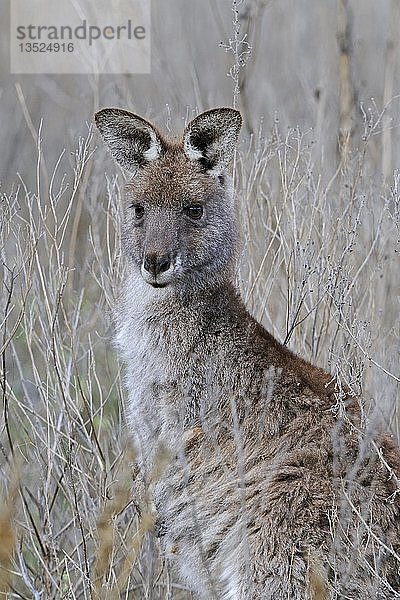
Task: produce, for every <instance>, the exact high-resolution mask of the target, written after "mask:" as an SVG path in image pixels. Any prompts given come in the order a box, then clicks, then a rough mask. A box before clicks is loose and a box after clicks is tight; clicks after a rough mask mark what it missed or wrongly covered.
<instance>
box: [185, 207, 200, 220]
mask: <svg viewBox="0 0 400 600" xmlns="http://www.w3.org/2000/svg"><path fill="white" fill-rule="evenodd" d="M184 210H185V213H186V214H187V216H188V217H190V218H191V219H195V220H198V219H201V217H202V216H203V207H202V206H201V204H192V205H191V206H186V208H185V209H184Z"/></svg>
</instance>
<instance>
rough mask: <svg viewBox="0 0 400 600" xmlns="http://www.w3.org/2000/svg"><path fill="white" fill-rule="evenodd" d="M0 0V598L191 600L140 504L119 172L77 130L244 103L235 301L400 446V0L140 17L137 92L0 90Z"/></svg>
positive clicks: (195, 7)
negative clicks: (144, 53) (121, 334)
mask: <svg viewBox="0 0 400 600" xmlns="http://www.w3.org/2000/svg"><path fill="white" fill-rule="evenodd" d="M5 4H6V3H5V2H3V3H2V4H1V8H0V12H1V14H0V17H1V20H0V23H1V33H2V35H1V36H0V45H1V82H0V103H1V128H0V147H1V160H0V185H1V188H0V193H1V199H0V210H1V213H0V253H1V260H0V273H1V276H0V286H1V287H0V290H1V291H0V328H1V329H0V403H1V415H0V436H1V437H0V481H1V504H2V508H1V510H0V566H1V570H0V595H1V596H4V597H8V598H35V599H39V598H49V599H50V598H54V599H63V598H65V599H75V598H77V599H78V598H79V599H81V598H85V599H90V600H95V599H100V598H101V599H114V598H149V599H156V598H162V599H164V598H177V599H178V598H182V599H183V598H189V597H190V595H189V594H188V592H186V591H185V590H183V589H181V588H180V586H179V585H178V584H177V582H176V577H175V575H174V572H173V571H172V570H171V569H170V567H168V566H166V565H164V564H162V562H160V561H159V560H158V558H157V542H156V541H155V540H153V539H152V538H151V537H149V536H146V535H145V533H146V529H147V528H148V527H149V526H150V525H151V523H149V522H148V520H147V519H146V510H145V507H142V511H143V512H142V516H143V518H142V519H139V518H138V512H137V510H136V506H135V495H134V493H133V492H132V481H133V477H134V472H133V467H132V458H133V451H132V450H131V449H130V448H129V445H127V435H126V431H125V429H124V422H123V416H122V414H121V406H122V401H123V390H122V384H121V376H120V367H119V365H118V361H117V358H116V356H115V353H114V350H113V348H112V345H111V343H110V339H111V336H112V321H111V317H110V307H111V306H112V304H113V297H114V294H115V290H116V287H117V286H118V281H119V280H120V278H121V276H122V272H123V262H122V261H121V259H120V248H119V241H118V218H119V211H118V208H119V189H120V184H121V181H122V176H121V173H120V172H117V168H116V167H115V165H114V164H113V162H112V160H111V159H110V157H109V156H108V155H107V154H106V152H105V150H104V149H103V147H102V144H101V142H100V140H99V138H98V136H97V135H96V134H95V133H94V132H91V131H90V130H89V127H88V124H89V123H90V120H91V115H92V114H93V112H94V111H95V110H96V109H97V108H99V107H103V106H110V105H114V106H121V107H126V108H129V109H131V110H133V111H134V112H137V113H139V114H141V115H143V116H145V117H147V118H149V119H150V120H154V121H155V122H156V123H158V124H159V125H160V126H161V127H165V128H167V129H169V130H170V131H171V132H172V133H173V132H180V131H181V130H182V127H183V125H184V123H185V121H187V120H188V119H190V118H191V117H193V116H194V115H195V114H196V113H197V112H198V111H202V110H204V109H207V108H211V107H214V106H221V105H232V103H233V102H237V105H238V106H239V107H240V108H241V109H242V110H243V115H244V118H245V127H244V130H243V135H242V139H241V143H240V148H239V152H238V155H237V161H236V172H235V180H236V186H237V190H238V212H239V215H240V220H241V222H242V225H243V237H244V249H243V257H242V258H243V260H242V263H241V266H240V269H239V271H238V281H239V284H240V286H241V287H242V290H243V293H244V295H245V297H246V299H247V302H248V305H249V307H250V309H251V310H252V312H253V313H254V314H255V315H256V316H257V318H259V319H260V320H262V321H263V323H264V324H265V325H266V326H267V327H268V328H269V329H270V330H271V331H272V332H273V333H274V334H275V335H276V336H277V337H278V338H279V339H280V340H282V341H285V343H287V344H289V345H290V347H291V348H293V349H294V350H296V351H297V352H299V353H300V354H302V355H303V356H305V357H306V358H308V359H310V360H312V361H313V362H316V363H318V364H319V365H321V366H324V367H325V368H327V369H330V370H331V372H333V373H335V374H336V375H338V376H339V377H340V379H341V380H342V381H344V382H346V383H347V384H349V385H350V386H351V387H352V388H353V389H354V390H355V391H356V392H357V393H362V395H363V398H364V404H363V406H364V409H365V415H366V418H367V417H368V420H367V425H366V427H367V431H368V427H372V428H373V427H375V426H376V423H377V421H379V420H382V419H383V420H384V421H385V423H386V424H387V426H388V427H391V428H392V430H393V431H394V432H395V433H397V434H398V433H399V423H400V421H399V412H398V410H399V409H398V387H399V377H400V373H399V369H398V365H399V336H400V320H399V295H400V294H399V282H400V278H399V251H400V244H399V238H400V171H398V170H397V168H398V167H399V151H400V135H399V123H400V112H399V104H400V98H399V97H398V96H397V94H398V93H399V91H400V81H399V73H400V70H399V67H400V60H399V42H398V32H399V31H400V2H399V0H380V1H379V2H376V1H375V0H353V1H350V0H349V1H348V2H346V1H345V0H296V2H293V1H292V0H269V1H268V0H247V2H242V3H240V2H238V3H237V10H238V13H237V14H236V16H235V11H234V10H232V8H233V9H235V2H233V6H232V3H231V0H218V1H217V0H214V1H212V0H203V1H200V0H170V1H168V2H165V1H162V0H153V2H152V12H153V20H152V60H153V66H152V73H151V75H137V76H135V75H129V76H128V75H127V76H110V75H103V76H95V75H93V76H73V75H60V76H46V75H37V76H33V75H31V76H29V75H27V76H12V75H10V74H9V67H8V47H7V45H8V38H7V35H8V30H7V27H8V18H9V16H8V14H7V7H6V6H5ZM244 36H246V37H245V38H244ZM220 42H223V45H221V43H220ZM227 73H230V75H231V76H227ZM97 145H99V149H96V146H97ZM337 410H338V411H340V410H341V405H340V399H338V407H337ZM143 508H144V510H143Z"/></svg>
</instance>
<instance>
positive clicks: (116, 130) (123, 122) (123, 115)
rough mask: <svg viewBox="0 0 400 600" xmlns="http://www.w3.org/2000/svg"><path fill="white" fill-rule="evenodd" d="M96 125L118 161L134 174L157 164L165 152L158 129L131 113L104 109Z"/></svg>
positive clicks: (95, 118) (97, 118) (97, 116)
mask: <svg viewBox="0 0 400 600" xmlns="http://www.w3.org/2000/svg"><path fill="white" fill-rule="evenodd" d="M94 121H95V123H96V126H97V128H98V130H99V131H100V133H101V135H102V137H103V139H104V141H105V143H106V144H107V146H108V148H109V150H110V152H111V154H112V156H113V157H114V159H115V160H116V161H117V163H118V164H120V165H121V167H122V168H123V169H126V170H127V171H129V172H130V173H135V172H136V171H137V169H138V168H140V167H143V166H144V165H146V163H148V162H152V161H153V160H157V159H158V158H159V157H160V155H161V154H162V152H163V141H162V139H161V136H160V134H159V133H158V131H157V130H156V128H155V127H153V125H152V124H151V123H149V122H148V121H146V120H145V119H142V117H139V116H138V115H135V114H133V113H131V112H129V111H127V110H122V109H121V108H103V109H102V110H99V112H97V113H96V114H95V115H94Z"/></svg>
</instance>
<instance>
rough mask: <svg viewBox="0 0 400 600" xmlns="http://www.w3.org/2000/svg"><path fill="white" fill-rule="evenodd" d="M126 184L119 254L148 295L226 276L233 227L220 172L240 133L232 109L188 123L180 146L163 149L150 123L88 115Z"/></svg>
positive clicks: (109, 112) (226, 181)
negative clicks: (149, 288) (125, 176)
mask: <svg viewBox="0 0 400 600" xmlns="http://www.w3.org/2000/svg"><path fill="white" fill-rule="evenodd" d="M95 119H96V124H97V126H98V127H99V130H100V132H101V133H102V135H103V137H104V139H105V141H106V143H107V144H108V146H109V148H110V150H111V152H112V154H113V156H114V157H115V158H116V160H117V161H118V162H119V163H120V164H121V166H123V167H124V168H126V169H127V170H129V171H130V172H131V173H132V174H133V177H132V179H131V180H130V181H129V182H128V183H127V184H126V188H125V195H124V210H123V227H122V236H123V247H124V250H125V252H126V254H127V255H128V257H129V259H130V260H131V262H132V263H133V265H134V267H135V268H136V269H137V271H139V272H140V274H141V276H142V277H143V279H144V281H145V282H146V283H148V284H149V285H151V286H153V287H155V288H164V287H166V286H184V285H190V286H192V285H193V283H194V280H195V281H196V285H197V286H199V285H201V283H202V282H204V283H206V282H209V281H210V280H211V278H212V279H213V280H215V279H216V280H218V279H219V278H221V277H222V276H223V275H224V273H226V272H227V271H229V273H230V272H231V270H232V266H233V263H234V256H235V251H236V227H235V219H234V211H233V201H232V186H231V181H230V178H229V176H228V175H227V174H226V172H225V168H226V166H227V164H228V163H229V161H230V159H231V157H232V155H233V151H234V147H235V143H236V140H237V136H238V133H239V129H240V123H241V120H240V115H239V113H237V111H234V110H232V109H216V110H215V111H208V112H207V113H203V115H200V116H199V117H197V118H196V119H194V120H193V121H192V122H191V123H190V124H189V125H188V127H187V128H186V130H185V132H184V135H183V138H182V140H180V141H178V142H169V141H167V140H165V139H164V138H163V137H162V136H161V135H160V133H159V132H158V131H157V130H156V129H155V128H154V127H153V126H152V125H150V124H149V123H147V122H146V121H144V120H143V119H141V118H140V117H137V116H136V115H132V114H131V113H127V112H126V111H121V110H119V109H103V110H102V111H100V112H99V113H97V114H96V116H95Z"/></svg>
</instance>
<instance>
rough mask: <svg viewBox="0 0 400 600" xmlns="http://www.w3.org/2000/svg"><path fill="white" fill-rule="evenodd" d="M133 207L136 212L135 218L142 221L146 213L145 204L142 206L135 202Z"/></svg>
mask: <svg viewBox="0 0 400 600" xmlns="http://www.w3.org/2000/svg"><path fill="white" fill-rule="evenodd" d="M132 208H133V211H134V213H135V218H136V219H137V220H138V221H140V219H142V218H143V215H144V208H143V206H141V205H140V204H134V205H133V206H132Z"/></svg>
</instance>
